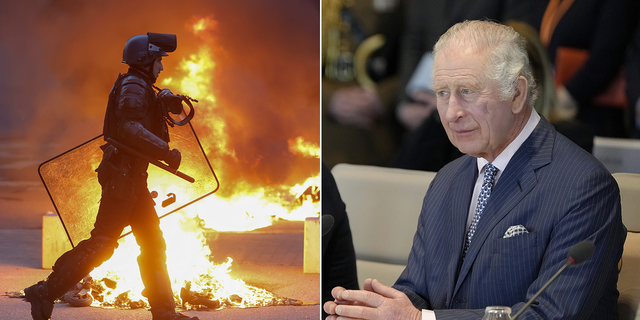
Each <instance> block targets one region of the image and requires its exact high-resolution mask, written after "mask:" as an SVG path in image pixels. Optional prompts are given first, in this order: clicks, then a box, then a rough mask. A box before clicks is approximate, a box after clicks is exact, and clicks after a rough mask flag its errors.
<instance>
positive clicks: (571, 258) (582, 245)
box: [511, 240, 596, 320]
mask: <svg viewBox="0 0 640 320" xmlns="http://www.w3.org/2000/svg"><path fill="white" fill-rule="evenodd" d="M595 249H596V246H595V245H594V244H593V241H591V240H583V241H581V242H578V243H577V244H574V245H573V247H571V249H569V253H568V254H567V261H565V263H564V265H563V266H562V267H561V268H560V270H558V272H556V274H554V275H553V277H551V279H549V281H547V283H545V284H544V285H543V286H542V288H540V290H538V292H536V294H535V295H533V297H531V299H529V301H527V303H525V305H524V307H522V308H521V309H520V310H518V312H517V313H516V314H515V315H514V316H513V317H512V318H511V320H516V319H517V318H518V317H519V316H520V315H521V314H522V313H523V312H524V310H525V309H527V307H529V306H530V305H531V304H532V303H533V300H535V299H536V298H537V297H538V296H539V295H540V294H541V293H542V292H543V291H544V290H546V289H547V287H548V286H549V285H550V284H551V283H552V282H553V281H554V280H556V278H557V277H558V276H559V275H560V274H561V273H562V271H564V269H566V268H567V267H569V266H572V265H576V264H579V263H583V262H585V261H587V260H589V258H591V255H592V254H593V251H594V250H595Z"/></svg>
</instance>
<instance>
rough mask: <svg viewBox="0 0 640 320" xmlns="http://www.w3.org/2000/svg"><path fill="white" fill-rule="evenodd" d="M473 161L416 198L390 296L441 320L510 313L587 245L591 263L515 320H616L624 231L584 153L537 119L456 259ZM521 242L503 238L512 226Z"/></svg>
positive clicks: (459, 164)
mask: <svg viewBox="0 0 640 320" xmlns="http://www.w3.org/2000/svg"><path fill="white" fill-rule="evenodd" d="M477 171H478V170H477V166H476V158H474V157H471V156H467V155H465V156H463V157H461V158H459V159H457V160H455V161H453V162H451V163H449V164H448V165H447V166H445V167H444V168H443V169H441V170H440V171H439V172H438V174H437V175H436V177H435V179H434V180H433V182H432V183H431V186H430V187H429V190H428V191H427V194H426V196H425V198H424V202H423V205H422V212H421V214H420V218H419V222H418V230H417V232H416V234H415V237H414V240H413V247H412V249H411V253H410V255H409V261H408V264H407V268H406V269H405V270H404V272H403V273H402V274H401V276H400V278H399V279H398V280H397V282H396V284H395V285H394V288H396V289H398V290H401V291H403V292H404V293H406V294H407V295H408V296H409V298H410V299H411V301H412V302H413V304H414V305H415V306H416V307H417V308H420V309H431V310H435V312H436V317H437V318H438V319H439V320H440V319H480V318H481V317H482V315H483V313H484V308H485V307H486V306H490V305H502V306H510V307H511V308H512V311H513V313H515V312H517V311H518V310H519V309H520V308H521V307H522V306H523V305H524V303H525V302H526V301H527V300H528V299H529V298H530V297H532V296H533V295H534V294H535V293H536V291H538V289H540V288H541V287H542V285H543V284H544V283H545V282H546V281H547V280H549V279H550V278H551V276H553V274H554V273H555V272H556V271H557V270H558V269H560V267H561V266H562V265H563V264H564V262H565V260H566V257H567V253H568V251H569V248H570V247H571V246H573V245H574V244H576V243H578V242H580V241H582V240H585V239H590V240H592V241H594V243H595V246H596V249H595V252H594V254H593V256H592V257H591V259H590V260H588V261H586V262H585V263H582V264H580V265H576V266H572V267H569V268H567V269H566V270H565V271H564V273H563V274H562V275H561V276H560V277H559V278H558V279H556V281H555V282H554V283H553V284H551V286H549V287H548V288H547V290H546V291H545V292H544V293H543V294H542V295H540V296H539V297H538V298H537V299H536V301H535V302H534V303H533V304H532V305H531V307H530V308H529V310H527V311H526V312H525V313H524V314H522V316H521V317H520V318H519V319H617V297H618V291H617V288H616V283H617V279H618V272H617V263H618V261H619V259H620V257H621V255H622V248H623V245H624V241H625V238H626V229H625V227H624V225H623V224H622V218H621V215H620V192H619V189H618V185H617V184H616V182H615V180H614V179H613V177H612V176H611V174H609V172H608V171H607V170H606V169H605V168H604V167H603V166H602V164H600V163H599V162H598V161H597V160H596V159H595V158H593V157H592V156H591V155H590V154H589V153H587V152H585V151H583V150H582V149H581V148H579V147H578V146H576V145H575V144H573V143H572V142H570V141H569V140H568V139H567V138H565V137H564V136H562V135H560V134H558V133H557V132H556V131H555V129H554V128H553V126H551V124H549V122H548V121H547V120H545V119H544V118H542V119H541V120H540V122H539V124H538V125H537V127H536V128H535V130H534V131H533V133H532V134H531V136H529V138H528V139H527V140H526V141H525V142H524V144H523V145H522V146H521V147H520V149H519V150H518V151H517V152H516V153H515V155H514V156H513V158H512V159H511V161H510V162H509V164H508V165H507V167H506V169H505V171H504V172H503V173H502V175H501V177H500V179H499V180H498V182H497V184H496V185H495V186H494V189H493V191H492V193H491V197H490V198H489V201H488V203H487V206H486V207H485V209H484V212H483V213H482V219H480V222H479V224H478V229H477V231H476V233H475V236H474V238H473V241H472V243H471V246H470V247H469V250H468V252H467V256H466V258H465V260H464V261H462V259H461V252H462V248H463V241H464V239H465V234H466V230H465V229H466V221H467V215H468V212H469V203H470V201H471V194H472V191H473V185H474V183H475V179H476V178H477V175H478V172H477ZM519 224H521V225H523V226H525V227H526V228H527V230H528V231H529V233H527V234H523V235H518V236H515V237H512V238H503V235H504V233H505V231H507V229H508V228H509V227H510V226H514V225H519Z"/></svg>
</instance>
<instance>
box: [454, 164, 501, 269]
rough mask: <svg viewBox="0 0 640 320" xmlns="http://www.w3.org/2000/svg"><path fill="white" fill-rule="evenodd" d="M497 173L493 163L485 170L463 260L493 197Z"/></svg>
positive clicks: (465, 244) (487, 165)
mask: <svg viewBox="0 0 640 320" xmlns="http://www.w3.org/2000/svg"><path fill="white" fill-rule="evenodd" d="M496 173H498V169H497V168H496V167H495V166H494V165H493V164H491V162H489V163H487V164H486V166H485V168H484V181H483V182H482V189H480V194H479V195H478V205H477V206H476V212H475V214H474V215H473V221H471V226H469V231H468V232H467V241H466V242H465V243H464V250H463V252H462V258H463V259H464V257H465V255H466V254H467V250H468V249H469V245H471V238H473V235H474V234H475V233H476V227H477V226H478V222H479V221H480V215H482V211H483V210H484V207H485V206H486V205H487V200H489V196H490V195H491V189H492V188H493V182H494V180H495V177H496Z"/></svg>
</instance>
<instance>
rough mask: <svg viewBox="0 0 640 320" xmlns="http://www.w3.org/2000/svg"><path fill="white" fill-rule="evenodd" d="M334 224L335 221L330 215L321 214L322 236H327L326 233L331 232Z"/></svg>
mask: <svg viewBox="0 0 640 320" xmlns="http://www.w3.org/2000/svg"><path fill="white" fill-rule="evenodd" d="M335 222H336V220H335V219H334V218H333V216H332V215H330V214H323V215H322V226H321V228H322V235H323V236H325V235H327V233H329V231H330V230H331V228H333V224H334V223H335Z"/></svg>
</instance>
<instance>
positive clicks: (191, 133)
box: [38, 123, 220, 246]
mask: <svg viewBox="0 0 640 320" xmlns="http://www.w3.org/2000/svg"><path fill="white" fill-rule="evenodd" d="M169 135H170V138H171V143H170V146H171V148H178V149H179V150H180V152H181V154H182V162H181V165H180V171H182V172H184V173H185V174H187V175H189V176H191V177H193V178H194V179H195V182H193V183H190V182H188V181H185V180H184V179H182V178H180V177H178V176H176V175H174V174H172V173H169V172H167V171H164V170H162V169H160V168H158V167H155V166H153V165H149V170H148V171H147V172H148V174H149V178H148V179H147V183H148V187H149V191H150V192H152V193H154V191H155V193H157V194H158V196H157V198H155V199H154V200H155V202H156V206H155V209H156V211H157V213H158V216H160V218H162V217H164V216H167V215H169V214H171V213H173V212H176V211H178V210H180V209H182V208H184V207H186V206H188V205H190V204H192V203H194V202H196V201H198V200H200V199H202V198H204V197H206V196H208V195H211V194H213V193H215V192H216V191H217V190H218V188H219V187H220V184H219V181H218V178H217V177H216V174H215V172H214V171H213V168H212V167H211V164H210V163H209V160H208V159H207V156H206V154H205V152H204V150H203V149H202V145H201V144H200V141H199V139H198V136H197V135H196V132H195V130H194V129H193V127H192V126H191V123H188V125H184V126H174V127H169ZM103 144H105V141H104V139H103V136H102V135H100V136H98V137H95V138H93V139H91V140H89V141H87V142H85V143H83V144H81V145H79V146H77V147H75V148H73V149H71V150H69V151H67V152H65V153H63V154H61V155H58V156H56V157H54V158H52V159H50V160H48V161H45V162H44V163H42V164H41V165H40V167H39V168H38V173H39V174H40V179H42V183H43V184H44V186H45V188H46V190H47V193H48V194H49V197H50V198H51V202H53V206H54V208H55V209H56V211H57V212H58V215H59V216H60V219H61V220H62V225H63V226H64V229H65V231H66V232H67V236H68V237H69V241H71V245H72V246H75V245H76V244H78V243H79V242H80V241H82V240H84V239H87V238H89V236H90V232H91V230H92V229H93V224H94V222H95V220H96V216H97V214H98V207H99V205H100V195H101V192H102V189H101V187H100V184H99V183H98V176H97V173H96V172H95V169H96V168H97V167H98V165H99V164H100V160H101V159H102V150H101V149H100V146H101V145H103ZM125 230H126V229H125ZM125 234H126V231H125V232H123V236H124V235H125Z"/></svg>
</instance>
